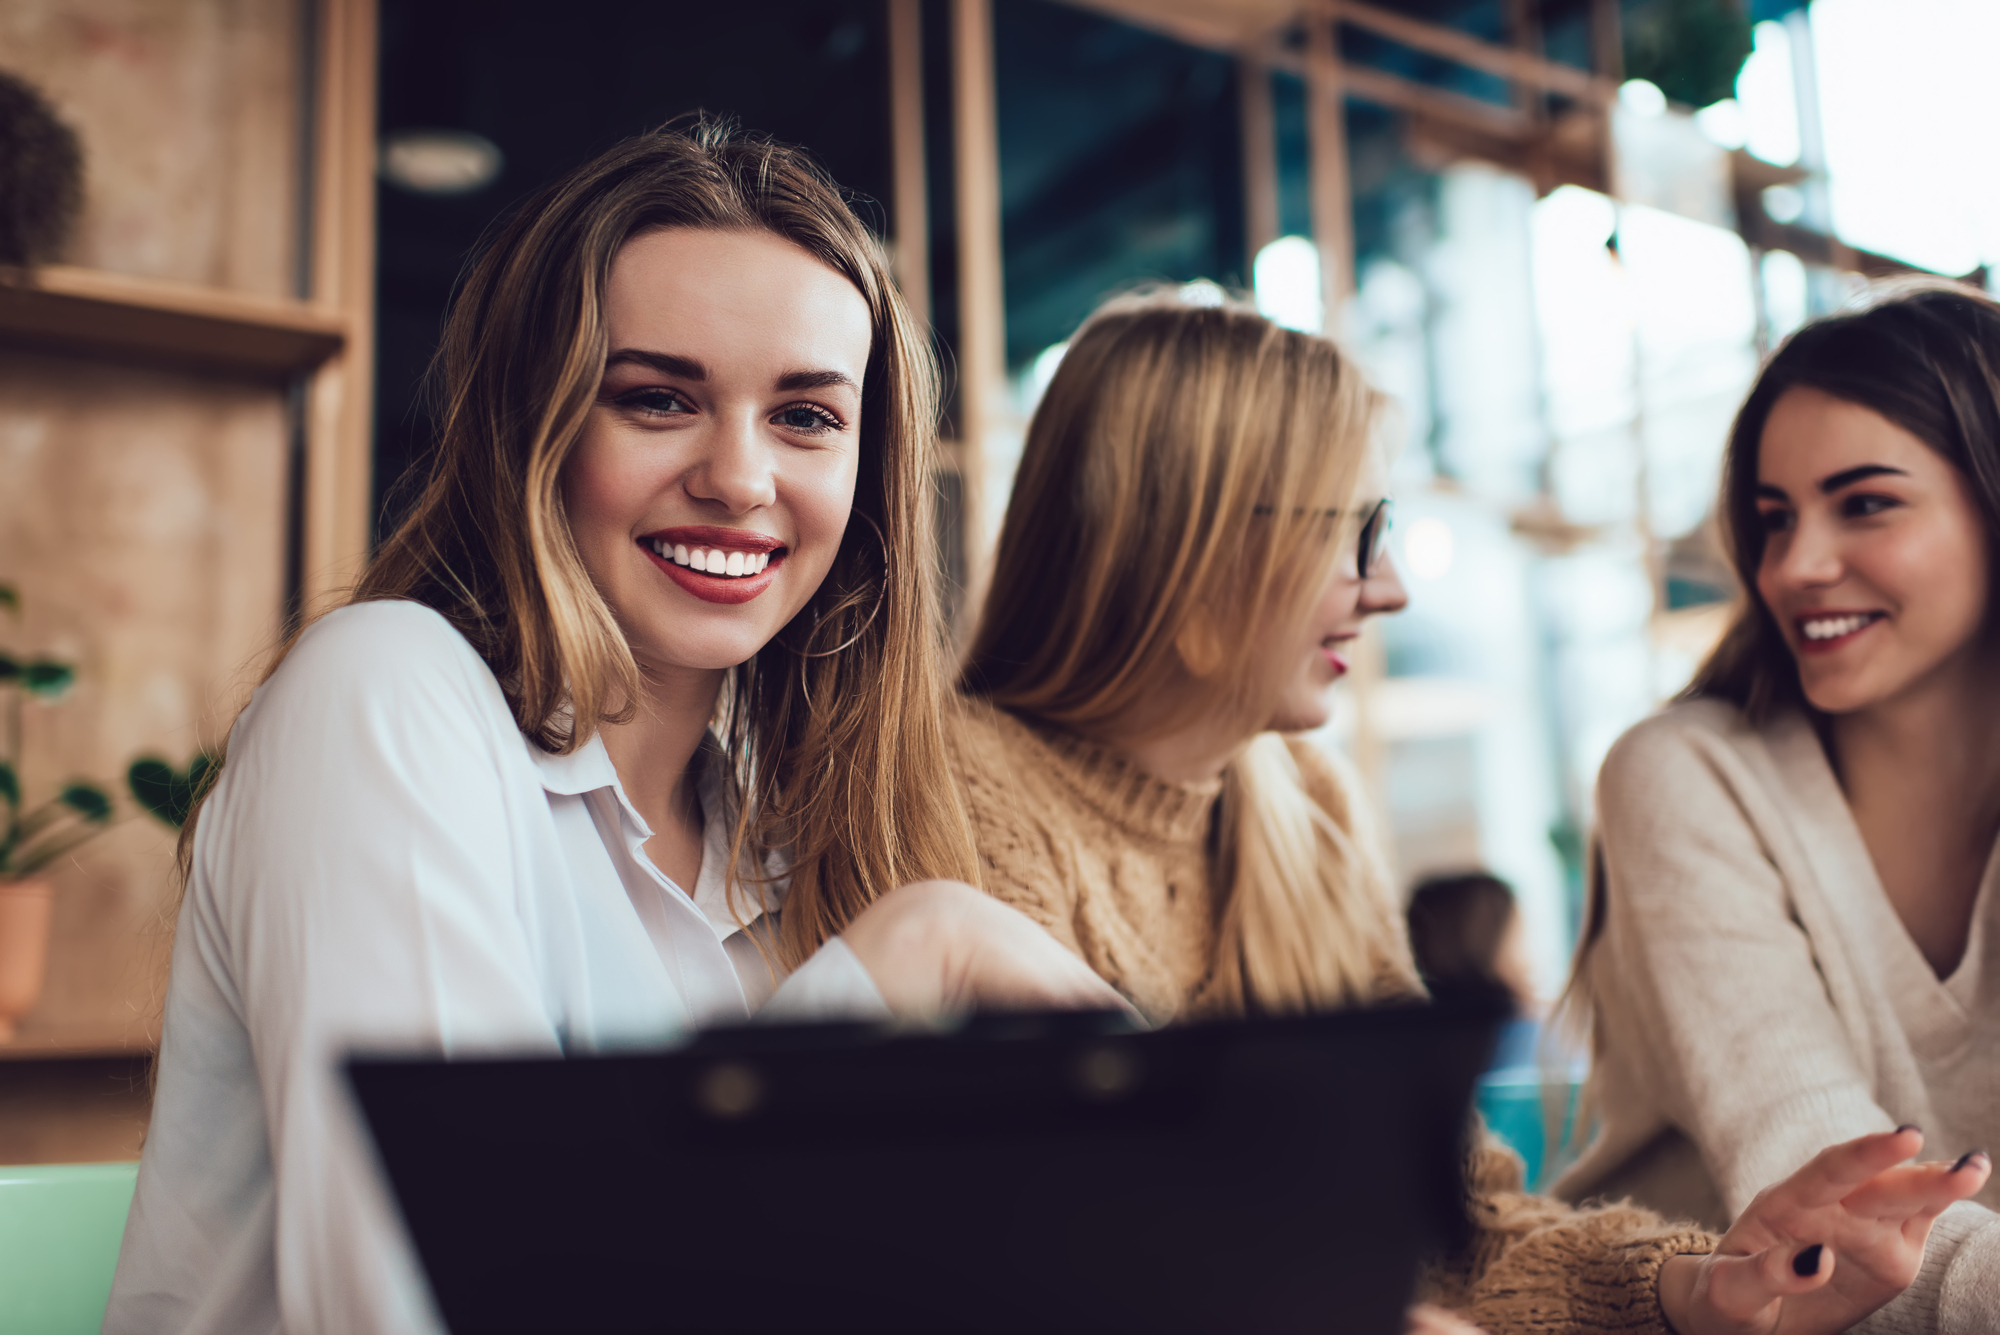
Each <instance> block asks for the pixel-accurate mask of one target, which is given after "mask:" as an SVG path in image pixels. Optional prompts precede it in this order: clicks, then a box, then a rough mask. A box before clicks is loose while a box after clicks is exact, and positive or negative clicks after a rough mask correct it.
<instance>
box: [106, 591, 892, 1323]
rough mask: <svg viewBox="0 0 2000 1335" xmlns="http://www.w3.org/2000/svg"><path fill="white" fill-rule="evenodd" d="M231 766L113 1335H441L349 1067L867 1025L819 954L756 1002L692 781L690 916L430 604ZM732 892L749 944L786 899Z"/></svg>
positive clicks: (862, 982)
mask: <svg viewBox="0 0 2000 1335" xmlns="http://www.w3.org/2000/svg"><path fill="white" fill-rule="evenodd" d="M228 757H229V758H228V763H227V765H226V766H225V767H224V768H223V771H222V775H221V778H220V780H219V782H218V783H217V785H216V787H215V789H214V791H213V792H212V793H211V794H210V796H209V799H208V801H207V803H206V804H205V806H204V807H203V809H202V813H201V819H200V823H199V825H198V826H197V828H196V833H195V846H194V867H193V872H192V876H191V877H190V881H189V885H188V889H187V895H186V898H185V900H184V901H183V903H182V905H181V910H180V917H179V924H178V928H177V934H176V937H175V941H174V951H173V970H172V975H171V980H170V982H169V984H168V988H167V1000H166V1016H165V1022H164V1028H163V1031H162V1035H161V1043H160V1057H159V1067H158V1082H157V1090H156V1093H155V1097H154V1101H153V1117H152V1124H151V1127H150V1129H149V1130H148V1132H147V1136H146V1147H145V1152H144V1156H143V1157H142V1159H141V1160H140V1164H139V1182H138V1190H137V1193H136V1195H135V1196H134V1198H133V1202H132V1212H131V1216H130V1218H129V1220H128V1222H127V1224H126V1227H125V1241H124V1247H123V1250H122V1251H121V1252H120V1254H119V1258H118V1272H117V1277H116V1280H115V1281H114V1283H113V1285H112V1291H111V1302H110V1307H109V1311H108V1313H107V1315H106V1317H105V1323H104V1329H105V1331H106V1332H108V1333H109V1335H125V1333H126V1332H133V1333H135V1335H136V1333H137V1332H145V1333H146V1335H164V1333H165V1332H197V1331H199V1332H209V1331H214V1332H229V1333H230V1335H243V1333H246V1332H263V1331H273V1332H275V1331H285V1332H291V1333H292V1335H306V1332H319V1331H325V1332H342V1333H343V1335H344V1333H346V1332H369V1331H417V1330H435V1329H437V1327H438V1323H437V1321H436V1318H435V1315H434V1313H433V1312H432V1311H431V1308H430V1303H429V1299H428V1296H427V1294H426V1292H425V1289H424V1286H423V1282H422V1279H421V1277H420V1272H419V1270H418V1268H417V1265H416V1262H415V1259H414V1256H413V1254H412V1252H411V1251H410V1248H409V1246H408V1242H407V1240H406V1239H405V1238H404V1236H403V1233H402V1229H401V1225H400V1223H399V1222H398V1221H397V1219H396V1215H395V1212H394V1209H393V1207H392V1206H391V1204H390V1201H389V1196H388V1191H387V1188H386V1186H385V1184H384V1183H382V1182H381V1181H380V1179H379V1177H378V1175H377V1173H376V1171H375V1169H374V1166H373V1160H372V1155H371V1151H370V1150H369V1149H368V1147H367V1144H366V1132H365V1131H364V1130H363V1128H362V1127H361V1125H360V1120H359V1118H358V1117H357V1116H356V1115H355V1112H354V1110H353V1108H352V1106H351V1104H350V1102H349V1099H348V1095H347V1093H346V1090H345V1088H344V1086H343V1084H342V1083H341V1079H340V1076H339V1073H338V1071H337V1070H336V1062H337V1061H338V1059H339V1058H340V1057H341V1056H342V1055H343V1054H344V1053H346V1052H348V1051H351V1050H356V1049H361V1050H371V1051H385V1050H388V1051H395V1050H424V1051H433V1052H442V1053H446V1054H450V1055H454V1056H456V1055H466V1054H473V1053H492V1052H514V1053H558V1052H562V1053H579V1052H592V1051H602V1050H605V1049H611V1048H619V1047H629V1046H639V1045H648V1044H653V1045H657V1044H661V1043H666V1042H670V1041H672V1040H674V1039H675V1038H676V1037H678V1036H679V1035H682V1034H684V1033H685V1032H687V1031H688V1030H689V1029H690V1028H691V1027H694V1026H700V1025H705V1024H711V1023H719V1022H728V1021H741V1020H745V1019H748V1018H749V1017H750V1016H751V1014H752V1013H754V1012H757V1011H759V1010H760V1009H761V1010H762V1012H763V1013H764V1014H766V1015H770V1014H773V1013H783V1014H786V1015H788V1016H794V1017H798V1016H805V1015H827V1016H831V1015H841V1016H857V1015H860V1016H877V1017H879V1016H886V1015H887V1013H888V1012H887V1008H886V1007H885V1006H884V1005H883V1002H882V999H881V995H880V994H879V993H878V992H877V991H876V990H875V986H874V984H873V982H872V981H870V979H869V977H868V974H867V972H866V971H865V970H864V969H863V968H862V967H861V964H860V962H859V961H858V960H857V959H855V957H854V955H853V953H852V952H851V951H849V950H848V949H847V948H846V946H845V945H844V944H842V943H841V942H840V941H838V940H835V941H832V942H830V943H828V945H827V946H826V947H825V948H824V949H822V950H821V951H820V952H819V953H818V954H816V955H815V956H813V958H812V959H811V960H809V961H808V962H807V963H806V964H805V965H804V966H803V967H801V968H800V969H799V970H798V971H797V972H796V973H794V974H792V975H791V976H790V977H789V978H787V979H785V980H784V981H783V984H782V985H781V986H776V990H775V995H773V987H774V985H775V984H776V983H777V980H776V979H775V978H774V977H773V975H772V974H771V972H770V970H769V969H768V968H767V966H766V965H765V963H764V960H763V957H762V956H761V955H760V954H759V953H758V951H757V950H756V948H755V946H754V945H753V944H752V943H751V941H750V939H749V937H748V934H747V933H746V932H745V931H744V925H743V924H742V923H739V922H738V921H737V917H736V915H735V914H734V913H732V912H731V910H730V906H728V905H726V904H725V903H724V902H723V882H724V868H725V863H726V859H727V857H728V848H727V833H726V832H727V828H728V822H727V820H726V819H724V818H723V808H722V805H721V802H720V801H719V798H720V786H719V784H718V783H717V782H716V781H715V775H714V768H715V767H714V766H713V765H710V766H708V767H707V768H706V770H705V772H704V779H705V780H706V781H705V782H704V783H703V784H702V791H701V798H702V810H703V812H704V814H705V819H706V831H705V841H704V843H705V846H704V851H703V857H702V869H701V876H700V880H699V882H698V883H697V885H696V887H695V893H694V894H693V895H689V894H687V893H686V892H685V891H683V890H682V889H681V887H679V886H677V885H675V884H674V882H673V881H672V880H670V879H668V878H667V877H666V876H664V875H662V874H661V872H660V871H659V869H658V868H657V867H655V866H654V865H653V863H652V862H651V860H650V859H648V858H647V857H646V855H645V853H644V852H643V851H642V845H643V844H644V843H645V841H646V840H647V839H648V838H650V837H651V834H652V832H651V831H650V830H649V829H648V828H647V826H646V823H645V821H644V820H642V819H641V818H640V816H639V813H638V812H637V811H635V810H634V809H633V807H632V804H631V803H630V802H629V801H627V800H626V797H625V793H624V790H623V788H622V787H621V786H620V785H619V782H618V775H617V773H616V772H615V771H614V770H613V768H612V765H611V758H610V756H609V755H608V754H607V753H606V751H605V749H604V744H603V742H602V741H601V740H596V739H593V740H592V741H591V742H590V743H588V744H587V745H585V746H582V747H579V748H578V749H577V750H576V751H575V752H574V753H572V754H570V755H567V756H554V755H550V754H548V753H547V752H544V751H542V750H541V749H540V748H538V747H536V746H535V745H533V744H532V743H530V742H529V741H528V740H527V739H526V738H524V737H523V736H522V734H521V732H520V731H519V729H518V728H517V727H516V726H515V724H514V720H513V716H512V714H511V713H510V711H509V710H508V707H507V702H506V700H505V698H504V697H503V696H502V694H501V691H500V686H499V683H498V682H497V681H496V680H495V679H494V677H493V674H492V672H491V671H490V670H489V669H488V668H487V666H486V664H485V662H484V661H482V660H481V659H480V657H479V656H478V654H476V653H475V652H474V651H473V649H472V646H471V645H470V644H468V643H467V642H466V640H465V639H464V637H463V636H461V635H459V634H458V632H457V631H456V630H454V629H453V628H452V627H451V625H450V623H448V622H447V621H446V620H445V619H444V618H443V617H441V616H440V615H438V614H437V613H436V612H434V611H432V610H431V609H429V608H426V607H423V606H420V605H418V604H416V603H410V602H371V603H362V604H357V605H354V606H350V607H346V608H342V609H341V610H339V611H337V612H334V613H332V614H331V615H329V616H327V617H324V618H323V619H321V620H320V621H319V622H317V623H316V624H314V625H313V626H312V627H311V628H310V629H308V630H307V631H306V632H305V633H304V634H303V635H302V636H300V638H299V640H298V643H297V644H296V645H294V646H293V648H292V651H291V653H290V654H289V655H287V657H286V659H285V661H284V663H283V665H282V666H280V667H279V669H278V671H277V672H276V673H274V674H273V675H272V676H271V678H270V680H269V681H267V682H265V683H264V685H263V686H262V687H260V688H259V689H258V691H257V693H256V695H255V696H254V697H253V698H252V700H251V702H250V705H249V707H248V708H247V709H245V710H244V711H243V714H242V716H241V717H240V718H239V719H238V720H237V722H236V726H235V728H234V730H233V731H232V732H231V733H230V738H229V753H228ZM748 889H749V892H750V895H751V897H752V900H753V902H752V903H750V904H747V905H743V917H744V919H745V920H746V922H747V921H754V920H755V918H756V917H757V916H758V915H759V906H758V904H757V903H755V902H754V900H755V898H756V897H757V896H758V894H759V892H760V890H761V897H762V899H763V901H765V907H764V909H763V911H765V912H769V913H771V914H773V915H775V912H776V910H777V909H778V907H779V905H780V903H781V902H782V897H783V886H782V885H781V884H773V885H770V886H766V887H757V886H754V885H753V886H751V887H748ZM740 898H741V896H740V895H739V899H740ZM767 998H768V1002H767V1001H766V999H767ZM477 1111H478V1110H477V1109H469V1110H468V1114H469V1115H473V1116H476V1115H477Z"/></svg>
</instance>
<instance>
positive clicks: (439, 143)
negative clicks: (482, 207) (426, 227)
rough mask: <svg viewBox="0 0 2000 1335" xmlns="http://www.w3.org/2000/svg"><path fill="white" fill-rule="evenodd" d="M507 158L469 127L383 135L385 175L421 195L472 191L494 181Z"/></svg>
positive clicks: (383, 170)
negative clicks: (467, 128)
mask: <svg viewBox="0 0 2000 1335" xmlns="http://www.w3.org/2000/svg"><path fill="white" fill-rule="evenodd" d="M504 163H505V159H504V158H503V157H502V156H501V153H500V148H499V146H498V145H497V144H495V143H494V142H493V141H492V140H491V139H488V138H486V137H485V136H484V135H477V134H473V133H472V132H471V131H469V130H435V129H409V130H396V131H394V132H392V133H390V134H387V135H384V136H383V138H382V153H381V176H382V179H383V180H385V181H387V182H389V183H390V184H391V185H397V186H401V187H402V188H403V189H405V190H408V191H411V192H412V193H414V194H419V195H469V194H471V193H473V192H474V191H476V190H483V189H485V188H486V187H487V186H489V185H491V184H492V183H493V181H494V179H495V178H497V177H498V176H499V175H500V169H501V167H502V166H503V165H504Z"/></svg>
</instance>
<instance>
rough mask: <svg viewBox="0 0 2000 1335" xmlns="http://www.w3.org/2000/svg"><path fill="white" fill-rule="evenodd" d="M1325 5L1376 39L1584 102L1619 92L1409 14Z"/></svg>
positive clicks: (1336, 1)
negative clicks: (1406, 15)
mask: <svg viewBox="0 0 2000 1335" xmlns="http://www.w3.org/2000/svg"><path fill="white" fill-rule="evenodd" d="M1321 6H1322V12H1323V13H1327V14H1331V15H1332V16H1333V17H1334V18H1336V19H1338V20H1339V21H1340V22H1342V23H1348V24H1352V25H1353V26H1355V27H1357V28H1363V29H1366V30H1367V31H1369V32H1372V33H1374V34H1375V35H1376V36H1378V37H1386V38H1388V39H1389V40H1390V41H1392V42H1397V43H1400V44H1401V45H1403V46H1407V47H1412V48H1414V49H1416V50H1418V51H1426V52H1429V53H1430V54H1431V55H1434V56H1443V57H1444V58H1445V59H1447V60H1455V61H1457V62H1458V63H1459V64H1461V65H1470V66H1471V67H1472V68H1474V69H1479V70H1485V71H1486V72H1487V73H1488V74H1497V75H1499V76H1500V77H1501V78H1503V79H1512V80H1514V81H1515V82H1517V83H1525V84H1529V85H1532V86H1533V87H1537V88H1544V89H1547V90H1548V91H1549V92H1552V93H1563V94H1566V95H1567V96H1570V97H1574V98H1577V99H1578V100H1580V101H1606V100H1608V99H1609V98H1610V97H1611V96H1612V95H1613V94H1614V93H1615V92H1616V86H1615V85H1608V84H1607V83H1606V82H1605V81H1604V80H1603V79H1600V78H1598V77H1597V76H1596V75H1593V74H1592V73H1591V72H1590V71H1588V70H1580V69H1578V68H1576V67H1575V66H1574V65H1565V64H1562V63H1561V62H1559V61H1554V60H1548V59H1545V58H1543V57H1541V56H1537V55H1531V54H1529V53H1528V52H1526V51H1521V50H1518V49H1516V48H1513V47H1507V46H1500V45H1497V44H1496V43H1493V42H1488V41H1485V40H1484V39H1482V38H1478V37H1474V36H1472V35H1471V34H1470V33H1463V32H1460V31H1458V30H1457V29H1456V28H1447V27H1445V26H1443V25H1442V24H1437V23H1426V22H1424V21H1423V20H1421V19H1412V18H1405V17H1404V16H1403V15H1401V14H1397V13H1393V12H1391V11H1389V10H1386V9H1378V8H1376V7H1375V6H1374V5H1370V4H1363V3H1360V0H1321Z"/></svg>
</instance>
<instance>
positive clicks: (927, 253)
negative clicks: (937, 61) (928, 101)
mask: <svg viewBox="0 0 2000 1335" xmlns="http://www.w3.org/2000/svg"><path fill="white" fill-rule="evenodd" d="M889 149H890V157H891V160H892V162H893V169H894V176H895V185H894V190H895V213H894V222H893V224H892V226H893V227H894V228H895V243H896V285H897V286H898V287H900V288H901V289H902V290H903V300H904V301H906V302H908V303H909V305H910V309H911V310H912V311H913V312H915V313H916V317H917V319H919V320H921V321H923V322H924V323H925V324H929V323H930V318H931V245H930V235H931V224H930V208H929V190H930V185H929V180H928V177H927V174H926V173H925V170H924V47H923V12H922V0H889Z"/></svg>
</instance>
